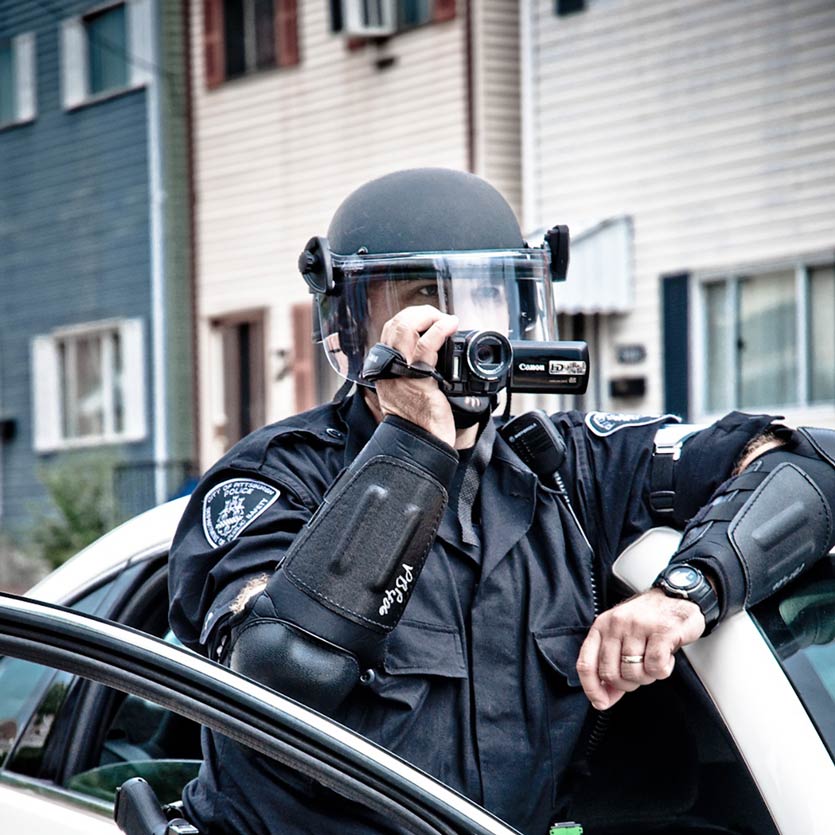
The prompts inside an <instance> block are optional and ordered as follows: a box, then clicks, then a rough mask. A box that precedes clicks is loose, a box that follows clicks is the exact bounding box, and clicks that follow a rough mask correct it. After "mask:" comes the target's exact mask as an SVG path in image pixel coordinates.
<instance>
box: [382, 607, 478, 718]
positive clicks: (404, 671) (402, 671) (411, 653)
mask: <svg viewBox="0 0 835 835" xmlns="http://www.w3.org/2000/svg"><path fill="white" fill-rule="evenodd" d="M466 678H467V664H466V661H465V657H464V643H463V641H462V639H461V634H460V633H459V632H458V630H457V629H455V628H453V627H449V626H443V625H440V624H430V623H423V622H422V621H415V620H409V619H407V618H403V619H402V620H401V621H400V623H399V624H398V625H397V626H396V627H395V629H394V630H393V631H392V633H391V635H389V637H388V642H387V645H386V654H385V658H384V659H383V664H382V669H381V670H378V671H377V674H376V676H375V678H374V680H373V681H372V682H371V683H370V684H369V685H368V686H369V688H370V689H371V690H373V691H374V693H376V694H377V695H378V696H380V697H382V698H383V699H388V700H391V701H394V702H398V703H399V704H400V706H402V707H406V708H409V709H411V710H415V709H416V708H418V707H419V706H420V704H421V702H422V701H423V700H424V699H425V698H426V696H427V694H428V690H429V688H430V687H431V686H432V685H433V684H434V685H435V686H439V685H442V684H443V682H444V681H445V680H446V681H447V682H450V681H453V680H456V679H466Z"/></svg>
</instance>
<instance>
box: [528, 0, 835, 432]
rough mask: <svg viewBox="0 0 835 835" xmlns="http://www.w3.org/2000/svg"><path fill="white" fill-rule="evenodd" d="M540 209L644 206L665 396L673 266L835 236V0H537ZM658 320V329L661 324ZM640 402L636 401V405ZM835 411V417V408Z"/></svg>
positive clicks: (765, 254) (770, 253)
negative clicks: (584, 4)
mask: <svg viewBox="0 0 835 835" xmlns="http://www.w3.org/2000/svg"><path fill="white" fill-rule="evenodd" d="M527 8H528V10H529V13H530V15H531V19H530V21H529V23H530V32H531V33H532V44H531V55H532V60H533V66H532V77H533V83H532V90H531V91H530V93H531V95H532V102H533V112H532V114H531V115H532V123H533V126H534V140H533V142H532V143H531V145H530V147H532V157H533V158H532V160H530V163H531V168H530V170H531V178H530V180H531V182H530V186H531V188H532V190H533V193H532V194H531V195H529V196H528V197H529V201H530V203H529V204H530V205H531V206H532V211H533V214H534V215H535V219H536V222H538V223H542V224H544V223H550V222H554V221H555V220H560V221H561V222H567V223H569V225H572V226H575V227H583V226H586V225H588V224H590V223H593V222H595V221H599V220H601V219H603V218H606V217H611V216H614V215H620V214H631V215H632V216H633V217H634V219H635V235H636V251H635V258H636V276H637V303H636V307H635V310H634V312H632V313H631V314H629V315H627V316H624V317H618V318H615V319H614V320H613V321H612V323H611V325H612V328H611V335H610V339H611V342H610V344H609V346H608V351H609V353H608V356H607V357H605V358H603V362H604V364H606V363H609V364H611V363H612V361H613V352H612V348H613V345H614V343H624V342H644V343H646V344H647V348H648V352H649V356H648V360H647V362H646V364H645V365H644V366H641V367H638V368H636V367H634V366H633V367H629V368H620V369H615V371H617V372H619V373H634V372H635V371H638V372H644V373H647V375H648V378H649V393H648V397H647V398H646V401H645V402H644V403H643V404H637V405H638V406H639V407H643V408H647V409H652V410H658V409H660V408H661V407H662V392H661V376H660V375H661V358H660V324H659V315H660V314H659V306H658V302H659V276H660V275H661V274H664V273H669V272H675V271H679V270H695V271H698V270H705V269H712V268H718V269H722V268H732V267H733V266H735V265H737V264H740V263H757V262H767V261H769V260H770V259H777V258H782V257H790V256H802V255H805V254H809V253H814V252H817V251H820V250H826V249H829V250H831V249H832V248H833V247H834V246H835V225H834V224H833V220H832V218H833V217H835V139H834V138H833V136H835V133H833V128H835V73H833V68H835V4H833V3H832V2H831V0H796V1H795V2H792V3H786V2H782V0H747V1H746V2H742V0H641V1H640V2H639V0H589V4H588V8H587V10H586V11H585V12H582V13H580V14H576V15H571V16H568V17H564V18H558V17H556V16H555V15H554V13H553V8H554V4H553V2H552V0H530V2H529V4H528V7H527ZM649 334H651V335H652V336H651V337H650V336H648V335H649ZM630 405H632V404H630ZM830 411H831V410H830ZM831 417H832V418H835V415H832V416H831Z"/></svg>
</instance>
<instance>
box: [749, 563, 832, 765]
mask: <svg viewBox="0 0 835 835" xmlns="http://www.w3.org/2000/svg"><path fill="white" fill-rule="evenodd" d="M751 614H752V615H753V616H754V620H755V622H756V623H757V624H758V626H759V627H760V630H761V631H762V632H763V634H764V635H765V637H766V639H767V640H768V642H769V644H770V645H771V647H772V649H773V650H774V654H775V655H776V656H777V658H778V660H779V661H780V663H781V665H782V667H783V670H784V671H785V673H786V675H787V676H788V678H789V680H790V681H791V683H792V686H793V687H794V689H795V690H796V691H797V694H798V696H799V697H800V699H801V701H802V702H803V704H804V706H805V707H806V710H807V711H808V712H809V715H810V717H811V718H812V721H813V722H814V723H815V725H816V727H817V729H818V732H819V733H820V735H821V738H822V739H823V742H824V744H825V745H826V746H827V748H828V749H829V754H830V756H832V758H833V760H835V559H833V558H832V557H831V556H830V557H829V558H828V559H825V560H823V561H822V562H820V563H818V564H817V565H816V566H814V568H813V569H812V570H811V571H809V572H807V573H806V574H804V575H803V576H801V577H800V578H798V580H796V581H795V582H793V583H791V584H789V585H788V586H786V587H785V588H784V589H781V590H780V591H779V592H778V593H777V594H776V595H774V596H773V597H771V598H770V599H768V600H766V601H764V602H763V603H761V604H760V605H759V606H756V607H755V608H754V609H753V610H752V612H751Z"/></svg>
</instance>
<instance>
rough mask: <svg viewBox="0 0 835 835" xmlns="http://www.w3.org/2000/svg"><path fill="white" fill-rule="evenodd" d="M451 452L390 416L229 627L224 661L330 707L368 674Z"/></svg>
mask: <svg viewBox="0 0 835 835" xmlns="http://www.w3.org/2000/svg"><path fill="white" fill-rule="evenodd" d="M457 463H458V456H457V453H456V452H455V451H454V450H453V449H452V448H451V447H449V446H447V445H446V444H444V443H442V442H441V441H439V440H438V439H437V438H435V437H434V436H432V435H430V434H428V433H426V432H424V431H423V430H421V429H419V428H418V427H416V426H415V425H414V424H411V423H409V422H408V421H404V420H400V419H399V418H392V417H389V418H386V420H385V421H383V423H382V424H380V426H378V428H377V430H376V431H375V433H374V435H373V436H372V438H371V440H370V441H369V442H368V444H367V445H366V446H365V447H364V448H363V450H362V452H361V453H360V454H359V455H358V456H357V458H356V460H355V461H354V462H353V463H352V465H351V466H350V467H349V468H348V470H346V471H345V472H344V473H343V474H342V475H341V476H340V477H339V478H338V479H337V481H336V482H335V483H334V484H333V486H332V487H331V488H330V489H329V490H328V492H327V494H326V495H325V498H324V501H323V502H322V504H321V505H320V507H319V509H318V510H317V511H316V513H315V514H314V516H313V518H312V519H311V520H310V521H309V522H308V524H307V525H306V526H305V528H304V530H303V531H302V532H301V533H300V534H299V536H298V537H297V538H296V540H295V542H294V543H293V546H292V547H291V548H290V550H289V551H288V552H287V554H286V555H285V557H284V559H283V561H282V562H281V564H280V566H279V568H278V570H277V571H276V573H275V574H274V575H273V576H272V577H271V578H270V580H269V582H268V583H267V587H266V589H265V591H264V592H263V593H262V594H261V595H260V596H259V597H258V598H257V599H256V601H255V602H254V604H253V605H252V607H251V608H250V609H249V610H248V611H247V613H246V615H245V616H244V617H243V618H242V619H239V621H238V623H237V624H235V625H234V626H233V631H232V639H231V643H230V664H231V666H232V667H233V669H237V670H239V671H240V672H243V673H244V674H246V675H250V676H253V677H255V678H258V679H259V680H260V681H262V682H264V683H266V684H268V685H270V686H272V687H274V688H275V689H278V690H281V691H282V692H284V693H286V694H287V695H290V696H293V697H295V698H299V699H300V700H302V701H305V702H307V703H308V704H310V705H312V706H313V707H318V708H320V709H332V708H333V707H335V706H336V705H338V704H339V702H340V701H341V700H342V699H343V698H344V697H345V696H346V695H347V693H348V692H349V691H350V689H351V688H352V687H353V686H354V684H356V681H357V678H358V675H359V668H360V665H361V666H362V667H369V666H373V665H374V664H375V663H376V662H377V661H378V660H379V656H380V654H381V653H382V649H383V643H384V640H385V636H386V635H387V634H388V633H389V632H390V631H391V630H392V629H393V628H394V627H395V626H396V625H397V622H398V621H399V620H400V616H401V615H402V613H403V609H404V608H405V606H406V603H408V601H409V598H410V596H411V593H412V590H413V589H414V585H415V583H416V582H417V579H418V576H419V575H420V572H421V569H422V568H423V563H424V560H425V559H426V555H427V554H428V552H429V549H430V548H431V546H432V543H433V541H434V539H435V534H436V532H437V529H438V525H439V524H440V520H441V516H442V514H443V511H444V508H445V507H446V502H447V492H446V486H447V485H448V484H449V482H450V481H451V479H452V476H453V474H454V472H455V468H456V466H457Z"/></svg>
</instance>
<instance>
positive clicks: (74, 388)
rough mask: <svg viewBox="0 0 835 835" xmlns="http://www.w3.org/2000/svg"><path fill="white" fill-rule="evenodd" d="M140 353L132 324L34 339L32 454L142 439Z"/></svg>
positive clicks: (137, 325) (138, 333) (137, 327)
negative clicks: (33, 449)
mask: <svg viewBox="0 0 835 835" xmlns="http://www.w3.org/2000/svg"><path fill="white" fill-rule="evenodd" d="M142 352H143V346H142V323H141V321H140V320H138V319H135V320H121V321H116V322H104V323H100V324H96V325H89V326H81V327H77V328H72V329H68V330H66V331H57V332H55V333H53V334H50V335H48V336H40V337H36V338H35V340H34V341H33V389H34V398H33V400H34V408H35V448H36V449H37V450H38V451H49V450H53V449H65V448H69V447H77V446H87V445H94V444H101V443H113V442H115V441H132V440H141V439H142V438H144V437H145V435H146V429H145V402H144V389H145V385H144V384H145V374H144V360H143V356H142Z"/></svg>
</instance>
